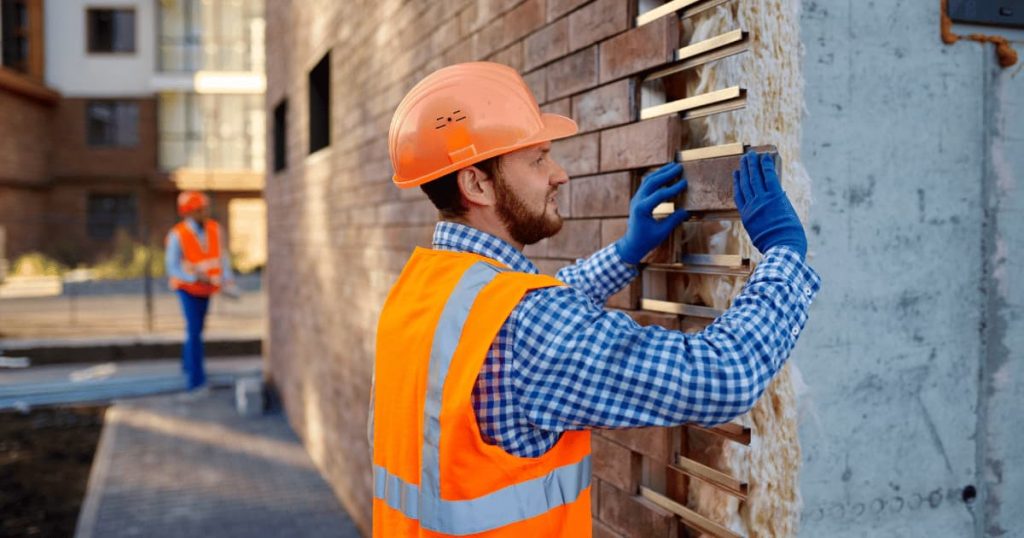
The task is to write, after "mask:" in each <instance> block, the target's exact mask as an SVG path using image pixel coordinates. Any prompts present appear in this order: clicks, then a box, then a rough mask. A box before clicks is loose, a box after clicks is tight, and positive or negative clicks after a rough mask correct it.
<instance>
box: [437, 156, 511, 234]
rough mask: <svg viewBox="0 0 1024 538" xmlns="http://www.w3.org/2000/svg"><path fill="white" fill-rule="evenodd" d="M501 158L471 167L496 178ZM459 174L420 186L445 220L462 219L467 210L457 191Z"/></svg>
mask: <svg viewBox="0 0 1024 538" xmlns="http://www.w3.org/2000/svg"><path fill="white" fill-rule="evenodd" d="M500 159H501V156H500V155H499V156H497V157H491V158H490V159H487V160H483V161H480V162H478V163H476V164H474V165H473V166H475V167H477V168H479V169H480V170H482V171H483V173H485V174H487V176H488V177H494V178H496V177H497V175H498V174H499V173H500V171H501V161H500ZM458 177H459V173H458V172H457V171H456V172H452V173H450V174H448V175H446V176H442V177H441V178H439V179H435V180H433V181H428V182H427V183H424V184H423V185H420V189H423V192H425V193H426V194H427V198H430V201H431V202H433V203H434V207H436V208H437V211H438V212H439V213H440V214H441V218H442V219H445V220H451V219H458V218H461V217H464V216H465V215H466V212H467V211H469V208H468V207H466V203H465V202H464V201H463V200H462V191H460V190H459V179H458Z"/></svg>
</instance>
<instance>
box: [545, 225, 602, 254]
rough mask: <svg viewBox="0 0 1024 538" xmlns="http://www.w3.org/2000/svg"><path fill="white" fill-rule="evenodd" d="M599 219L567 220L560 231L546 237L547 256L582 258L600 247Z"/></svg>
mask: <svg viewBox="0 0 1024 538" xmlns="http://www.w3.org/2000/svg"><path fill="white" fill-rule="evenodd" d="M600 235H601V221H598V220H567V221H565V224H564V225H563V226H562V231H560V232H558V233H557V234H556V235H555V236H554V237H551V238H549V239H548V256H549V257H552V258H566V259H575V258H584V257H587V256H590V255H591V254H593V253H594V252H595V251H597V249H598V248H599V247H600V245H599V244H598V239H599V238H600Z"/></svg>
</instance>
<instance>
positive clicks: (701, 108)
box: [640, 86, 747, 120]
mask: <svg viewBox="0 0 1024 538" xmlns="http://www.w3.org/2000/svg"><path fill="white" fill-rule="evenodd" d="M745 106H747V90H745V89H743V88H740V87H739V86H733V87H731V88H725V89H722V90H716V91H713V92H708V93H702V94H700V95H695V96H693V97H687V98H685V99H677V100H675V101H669V102H667V103H664V104H661V105H654V106H650V107H647V108H644V109H642V110H641V111H640V119H641V120H649V119H651V118H657V117H658V116H666V115H668V114H682V115H683V119H684V120H688V119H693V118H700V117H703V116H710V115H711V114H718V113H721V112H728V111H730V110H738V109H740V108H743V107H745Z"/></svg>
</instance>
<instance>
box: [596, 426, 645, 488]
mask: <svg viewBox="0 0 1024 538" xmlns="http://www.w3.org/2000/svg"><path fill="white" fill-rule="evenodd" d="M591 447H592V449H593V452H594V458H593V462H594V475H595V476H597V477H599V478H600V479H602V480H604V481H606V482H608V483H609V484H611V485H613V486H615V487H617V488H619V489H621V490H623V491H637V487H638V485H639V484H640V473H641V468H640V455H639V454H636V453H633V452H630V451H629V449H628V448H626V447H624V446H622V445H619V444H617V443H613V442H611V441H609V440H607V439H605V438H603V437H602V436H601V435H600V434H597V435H594V436H592V437H591Z"/></svg>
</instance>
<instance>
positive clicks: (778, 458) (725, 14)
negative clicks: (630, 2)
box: [683, 0, 810, 537]
mask: <svg viewBox="0 0 1024 538" xmlns="http://www.w3.org/2000/svg"><path fill="white" fill-rule="evenodd" d="M799 15H800V2H793V1H792V0H758V1H749V0H746V1H745V0H739V1H737V2H729V3H727V4H724V5H722V6H721V7H719V8H716V9H714V10H712V11H709V12H706V13H705V14H701V15H698V16H697V17H695V18H693V19H687V20H685V21H684V26H683V36H684V37H688V38H689V39H688V41H689V42H690V43H696V42H699V41H701V40H704V39H708V38H711V37H714V36H716V35H719V34H722V33H724V32H727V31H729V30H733V29H736V28H742V29H744V30H747V31H749V33H750V39H751V49H750V51H749V52H747V53H744V54H740V55H737V56H733V57H730V58H727V59H724V60H721V61H718V62H713V63H711V64H708V65H706V66H704V67H701V68H699V69H697V70H694V72H693V74H692V77H691V78H690V79H689V80H688V82H687V85H686V90H687V95H698V94H702V93H705V92H709V91H714V90H718V89H722V88H727V87H730V86H734V85H739V86H741V87H744V88H747V108H746V109H745V110H741V111H737V112H730V113H725V114H717V115H713V116H710V117H707V118H702V119H699V120H692V121H688V122H686V123H687V127H688V128H689V129H690V132H689V143H688V145H689V146H690V147H700V146H707V145H716V144H725V143H730V142H744V143H749V144H755V145H760V144H774V145H775V146H777V147H778V151H779V154H780V156H781V159H782V167H781V177H782V184H783V187H784V188H785V190H786V192H787V193H788V194H789V197H790V199H791V200H792V202H793V205H794V207H795V208H796V210H797V213H798V214H799V215H800V217H801V219H803V220H805V221H806V217H807V211H808V208H809V205H810V199H809V194H810V178H809V177H808V175H807V171H806V170H805V169H804V167H803V165H802V164H801V162H800V122H801V114H802V113H803V106H804V105H803V103H804V101H803V78H802V75H801V71H800V58H801V55H802V46H801V43H800V38H799V21H800V16H799ZM704 233H706V234H707V236H705V237H703V238H702V239H703V241H702V243H704V246H706V247H708V248H709V249H710V250H709V252H712V253H737V252H739V253H742V254H744V255H747V256H749V257H751V258H755V259H756V258H757V257H758V256H757V251H756V249H754V248H753V247H752V245H751V244H750V241H749V239H748V237H747V235H746V233H744V231H743V229H742V226H740V225H739V223H738V222H736V225H734V226H729V225H726V226H722V227H719V231H714V230H713V229H710V230H707V229H706V231H705V232H704ZM741 284H742V283H740V282H734V283H732V285H729V284H728V283H727V284H725V285H723V284H722V283H721V282H719V283H718V285H716V286H707V285H705V289H703V290H693V291H694V292H697V293H698V294H699V295H700V296H701V298H702V299H703V301H704V302H705V303H706V304H709V305H711V306H713V307H715V308H725V307H727V306H728V303H729V301H730V299H731V298H732V297H733V296H735V295H736V293H737V292H738V291H739V286H740V285H741ZM800 386H802V382H801V381H800V378H799V372H798V371H797V370H796V367H795V366H794V365H793V364H792V362H790V363H788V364H787V365H786V366H785V367H784V368H783V369H782V371H781V372H780V373H779V375H778V376H777V377H776V378H775V380H774V381H773V382H772V383H771V385H770V386H769V387H768V389H767V390H766V391H765V393H764V395H763V396H762V398H761V399H760V400H759V401H758V403H757V404H756V405H755V407H754V408H753V410H751V411H750V413H748V414H747V415H745V416H743V417H741V419H740V422H742V423H744V424H746V425H748V426H750V427H751V428H752V430H753V432H754V436H753V440H752V442H751V445H750V447H749V448H748V447H745V446H742V445H740V444H738V443H733V442H731V441H722V440H720V439H718V438H714V437H710V436H705V435H699V434H697V433H696V432H694V433H691V435H690V438H689V440H688V441H689V447H688V451H689V453H690V454H691V456H692V457H694V458H695V459H698V460H700V461H703V462H705V463H708V464H709V465H711V466H712V467H715V468H717V469H719V470H722V471H724V472H727V473H728V474H730V475H732V476H735V477H738V478H741V479H743V480H745V481H747V482H748V483H749V485H750V486H749V487H750V490H749V496H748V499H747V501H746V502H745V503H744V504H743V506H742V507H740V503H739V502H738V501H737V500H736V499H735V498H734V497H732V496H730V495H728V494H725V493H722V492H720V491H718V490H716V489H714V488H711V487H709V486H707V485H704V484H703V483H701V482H700V481H697V480H691V481H690V492H689V499H688V502H689V505H690V506H691V507H692V508H694V509H695V510H697V511H698V512H700V513H702V514H704V515H706V516H708V517H710V518H712V519H713V520H715V521H718V522H720V523H723V524H725V525H727V526H728V527H729V528H731V529H732V530H734V531H736V532H739V533H740V534H743V535H745V536H751V537H753V536H795V535H796V533H797V530H798V529H797V526H798V523H799V513H800V495H799V489H798V472H799V468H800V444H799V440H798V438H797V408H796V398H797V392H798V388H799V387H800Z"/></svg>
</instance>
